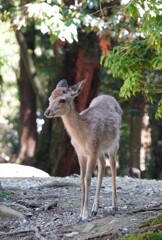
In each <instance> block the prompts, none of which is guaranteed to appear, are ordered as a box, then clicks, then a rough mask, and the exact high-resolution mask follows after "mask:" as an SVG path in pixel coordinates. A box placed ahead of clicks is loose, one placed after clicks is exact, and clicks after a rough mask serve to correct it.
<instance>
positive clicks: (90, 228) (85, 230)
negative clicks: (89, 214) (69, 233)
mask: <svg viewBox="0 0 162 240" xmlns="http://www.w3.org/2000/svg"><path fill="white" fill-rule="evenodd" d="M94 227H95V225H94V224H93V223H91V222H90V223H88V224H87V226H86V227H85V228H84V229H83V233H88V232H90V231H91V230H92V229H93V228H94Z"/></svg>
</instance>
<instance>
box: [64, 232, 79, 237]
mask: <svg viewBox="0 0 162 240" xmlns="http://www.w3.org/2000/svg"><path fill="white" fill-rule="evenodd" d="M75 235H78V232H71V233H67V234H66V235H65V236H66V237H73V236H75Z"/></svg>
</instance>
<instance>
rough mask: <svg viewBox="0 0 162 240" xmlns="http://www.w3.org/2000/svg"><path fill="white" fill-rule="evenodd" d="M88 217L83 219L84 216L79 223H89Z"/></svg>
mask: <svg viewBox="0 0 162 240" xmlns="http://www.w3.org/2000/svg"><path fill="white" fill-rule="evenodd" d="M88 222H89V221H88V219H83V218H82V217H81V218H80V219H79V221H78V223H88Z"/></svg>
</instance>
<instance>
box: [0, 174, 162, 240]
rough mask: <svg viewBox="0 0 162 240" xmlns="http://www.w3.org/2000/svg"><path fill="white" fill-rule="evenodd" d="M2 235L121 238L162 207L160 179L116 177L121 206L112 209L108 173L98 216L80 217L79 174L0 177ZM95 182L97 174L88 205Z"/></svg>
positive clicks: (43, 239) (15, 239) (31, 239)
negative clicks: (71, 175) (79, 221)
mask: <svg viewBox="0 0 162 240" xmlns="http://www.w3.org/2000/svg"><path fill="white" fill-rule="evenodd" d="M0 182H1V187H2V188H1V190H0V239H1V240H11V239H12V240H20V239H21V240H36V239H37V240H55V239H65V240H66V239H76V240H83V239H84V240H85V239H109V240H116V239H121V238H122V237H123V236H125V235H127V234H130V233H133V232H138V231H141V230H140V228H139V227H140V225H141V223H142V222H144V221H145V220H148V219H150V218H153V217H154V216H157V215H159V214H161V213H162V207H161V205H162V181H155V180H141V179H132V178H128V177H125V178H119V177H117V193H118V205H119V211H118V212H117V213H113V212H112V211H111V193H112V184H111V178H108V177H105V178H104V180H103V186H102V189H101V195H100V196H101V197H100V208H99V212H98V216H96V217H95V218H93V219H92V218H90V219H89V222H88V223H87V224H83V223H78V219H79V211H80V191H81V190H80V179H79V177H66V178H54V177H51V178H50V177H49V178H0ZM95 187H96V178H93V180H92V185H91V191H90V203H89V208H90V207H91V206H92V201H93V197H94V192H95Z"/></svg>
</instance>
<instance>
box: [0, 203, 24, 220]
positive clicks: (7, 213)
mask: <svg viewBox="0 0 162 240" xmlns="http://www.w3.org/2000/svg"><path fill="white" fill-rule="evenodd" d="M0 216H1V217H8V218H13V217H16V218H24V215H23V214H22V213H20V212H18V211H16V210H14V209H12V208H10V207H7V206H5V205H0Z"/></svg>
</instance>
